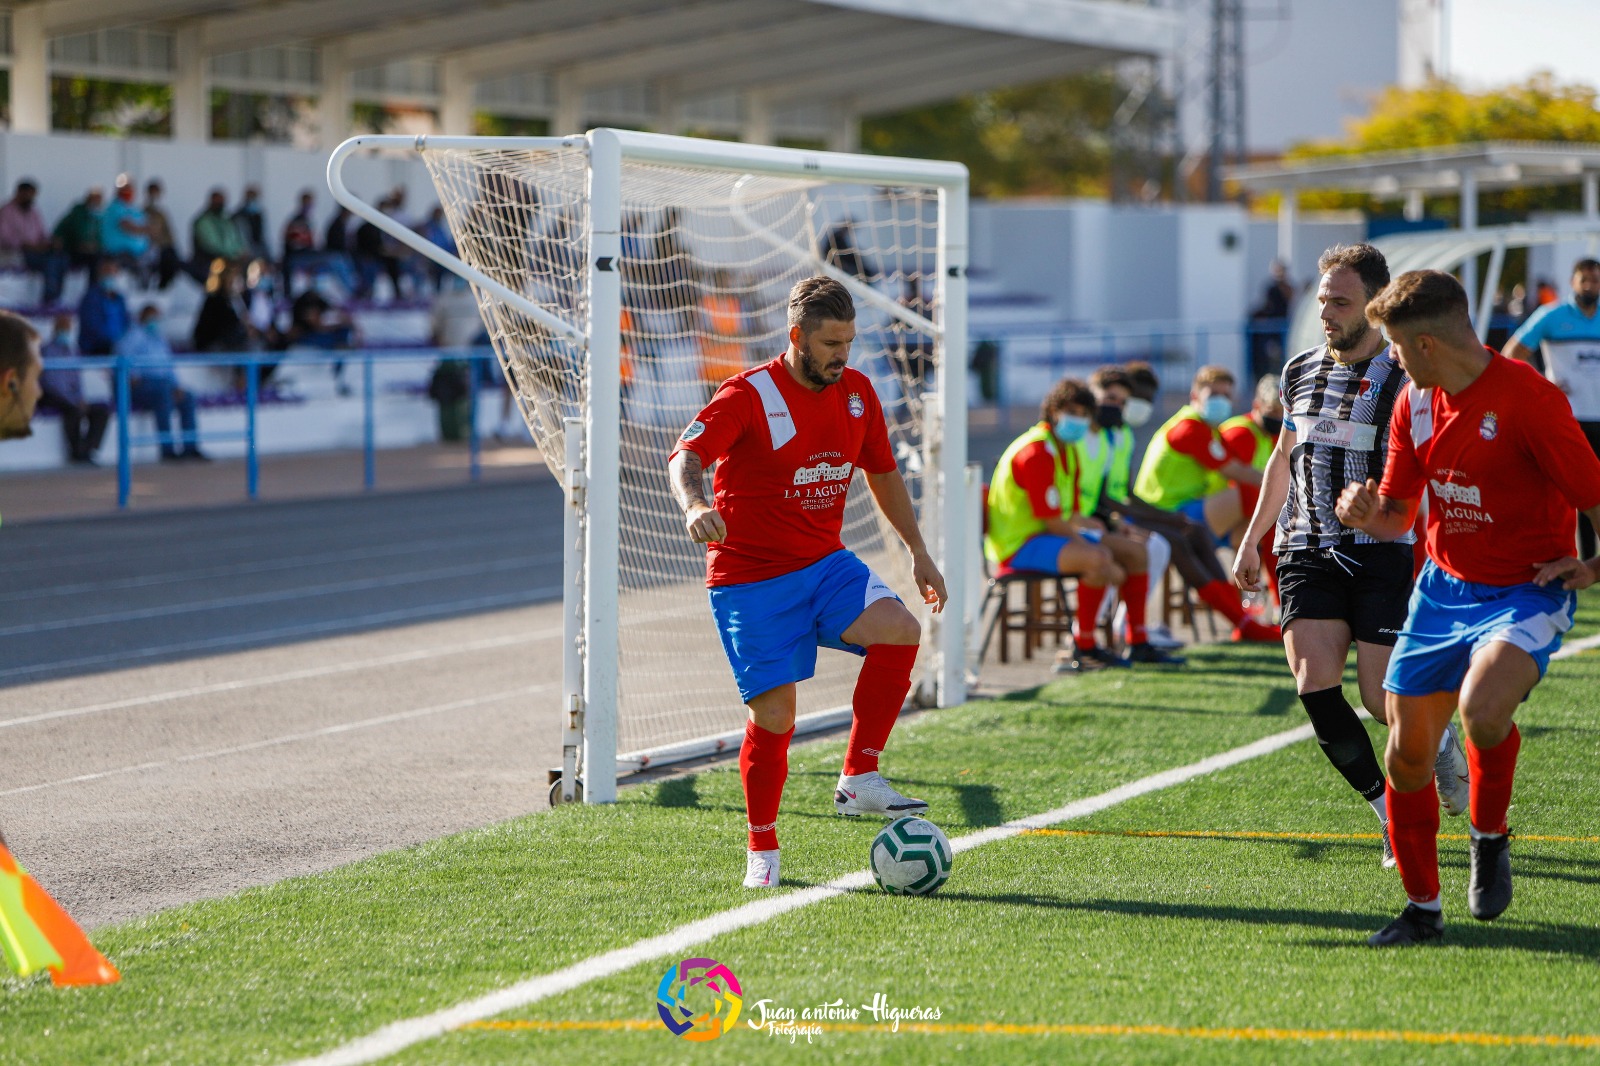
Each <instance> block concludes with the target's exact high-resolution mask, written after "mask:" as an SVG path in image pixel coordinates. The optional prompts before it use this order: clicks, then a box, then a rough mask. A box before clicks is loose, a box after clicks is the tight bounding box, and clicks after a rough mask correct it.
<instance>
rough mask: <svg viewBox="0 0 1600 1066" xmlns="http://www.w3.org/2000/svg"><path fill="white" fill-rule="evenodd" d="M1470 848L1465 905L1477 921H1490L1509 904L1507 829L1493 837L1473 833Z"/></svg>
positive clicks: (1509, 836) (1509, 870) (1509, 856)
mask: <svg viewBox="0 0 1600 1066" xmlns="http://www.w3.org/2000/svg"><path fill="white" fill-rule="evenodd" d="M1470 848H1471V851H1472V874H1471V876H1470V877H1469V878H1468V879H1467V909H1468V910H1469V911H1471V912H1472V916H1473V917H1474V918H1476V919H1478V921H1480V922H1492V921H1494V920H1495V919H1496V918H1498V917H1500V915H1501V914H1503V913H1504V912H1505V909H1506V908H1507V907H1509V906H1511V831H1510V830H1509V829H1508V830H1506V831H1505V832H1504V833H1502V834H1500V835H1499V836H1497V837H1480V836H1474V837H1473V838H1472V842H1471V844H1470Z"/></svg>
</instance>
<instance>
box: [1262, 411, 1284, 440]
mask: <svg viewBox="0 0 1600 1066" xmlns="http://www.w3.org/2000/svg"><path fill="white" fill-rule="evenodd" d="M1261 428H1262V429H1264V430H1266V433H1267V436H1269V437H1276V436H1277V435H1278V431H1279V430H1281V429H1282V428H1283V419H1281V418H1268V417H1267V416H1266V415H1262V416H1261Z"/></svg>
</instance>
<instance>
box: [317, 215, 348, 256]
mask: <svg viewBox="0 0 1600 1066" xmlns="http://www.w3.org/2000/svg"><path fill="white" fill-rule="evenodd" d="M352 217H353V216H352V215H351V214H350V209H349V208H348V207H346V206H344V204H340V205H339V206H338V207H336V208H334V211H333V217H332V218H330V219H329V220H328V230H327V232H326V233H324V234H323V236H322V247H323V249H324V250H325V251H328V252H338V253H340V254H343V255H349V254H350V220H351V218H352Z"/></svg>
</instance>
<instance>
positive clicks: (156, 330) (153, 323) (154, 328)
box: [144, 318, 161, 337]
mask: <svg viewBox="0 0 1600 1066" xmlns="http://www.w3.org/2000/svg"><path fill="white" fill-rule="evenodd" d="M144 331H145V332H146V333H148V334H150V336H152V337H159V336H161V320H160V319H159V318H152V319H151V320H150V321H148V322H146V323H145V324H144Z"/></svg>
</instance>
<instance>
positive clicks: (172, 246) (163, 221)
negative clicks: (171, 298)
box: [144, 179, 183, 290]
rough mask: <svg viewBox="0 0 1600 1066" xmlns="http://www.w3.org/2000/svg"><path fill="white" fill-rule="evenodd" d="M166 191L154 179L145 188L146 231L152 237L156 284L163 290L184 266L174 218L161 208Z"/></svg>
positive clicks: (151, 245)
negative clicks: (173, 223) (174, 230)
mask: <svg viewBox="0 0 1600 1066" xmlns="http://www.w3.org/2000/svg"><path fill="white" fill-rule="evenodd" d="M164 191H165V190H163V189H162V187H161V183H160V182H159V181H156V180H154V179H152V180H151V181H149V182H148V183H147V184H146V185H145V187H144V224H145V230H146V232H147V233H148V235H149V237H150V249H151V252H152V254H153V256H154V258H155V268H156V284H157V286H158V287H159V288H161V289H162V290H165V289H166V288H167V286H169V285H171V284H172V279H173V278H175V277H177V276H178V271H179V269H181V268H182V266H183V258H182V257H181V256H180V255H179V254H178V241H177V238H176V237H174V236H173V235H172V218H171V217H170V216H169V215H168V214H167V209H166V208H164V207H162V206H161V195H162V193H163V192H164Z"/></svg>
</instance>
